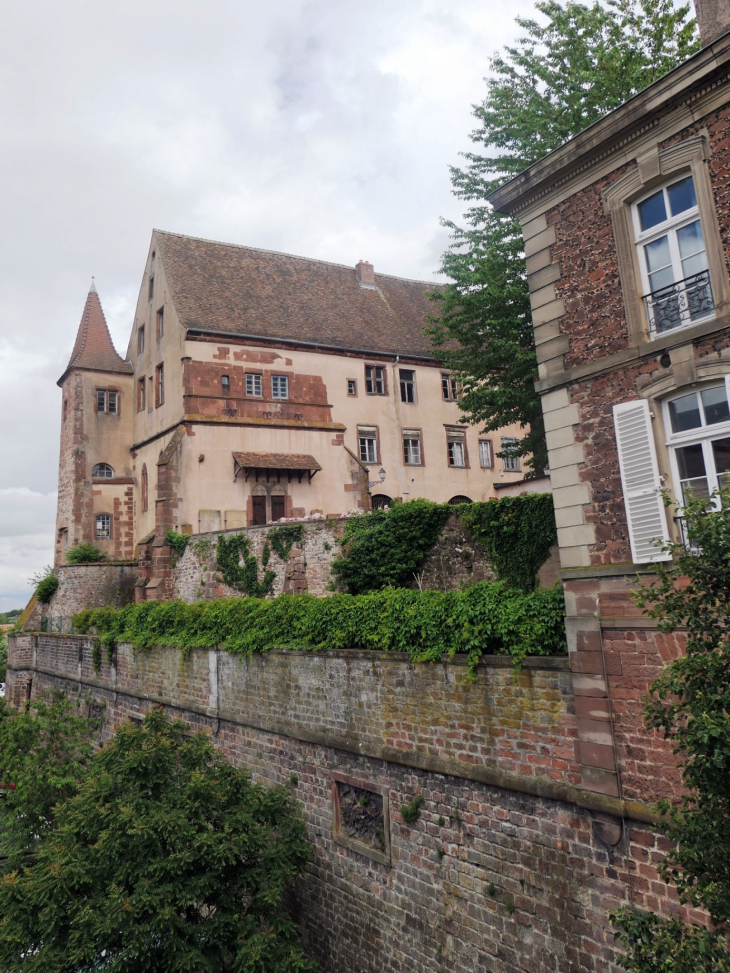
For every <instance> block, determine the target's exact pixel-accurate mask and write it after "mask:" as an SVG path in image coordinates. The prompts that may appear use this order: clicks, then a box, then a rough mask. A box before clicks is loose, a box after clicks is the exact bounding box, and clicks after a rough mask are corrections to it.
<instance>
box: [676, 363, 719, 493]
mask: <svg viewBox="0 0 730 973" xmlns="http://www.w3.org/2000/svg"><path fill="white" fill-rule="evenodd" d="M664 408H665V424H666V429H667V433H668V439H667V446H668V447H669V455H670V463H671V466H672V479H673V480H674V483H675V486H676V487H677V490H676V493H677V498H678V499H679V500H680V502H682V501H685V500H686V499H687V496H688V494H690V493H691V494H692V495H693V496H695V497H699V498H700V499H709V497H710V496H711V494H712V493H714V492H715V491H717V490H719V489H720V488H721V487H723V486H730V405H729V404H728V390H727V380H726V381H725V382H723V384H722V385H717V384H716V385H711V386H709V387H707V388H704V389H700V390H698V391H696V392H688V393H685V394H684V395H677V396H674V397H672V398H671V399H669V400H668V401H667V402H665V406H664ZM717 502H718V501H717V500H716V501H715V503H717Z"/></svg>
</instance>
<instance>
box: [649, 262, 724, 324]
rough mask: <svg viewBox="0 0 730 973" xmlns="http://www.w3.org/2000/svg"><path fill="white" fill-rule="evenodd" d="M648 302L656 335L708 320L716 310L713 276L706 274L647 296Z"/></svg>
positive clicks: (702, 272)
mask: <svg viewBox="0 0 730 973" xmlns="http://www.w3.org/2000/svg"><path fill="white" fill-rule="evenodd" d="M644 301H645V302H646V311H647V314H648V316H649V330H650V332H651V334H652V335H657V334H663V333H664V332H665V331H671V330H672V329H673V328H679V327H680V326H681V325H683V324H690V323H691V322H692V321H699V320H700V319H701V318H706V317H707V316H708V315H709V314H712V312H713V310H714V309H715V302H714V300H713V298H712V285H711V284H710V272H709V270H702V271H700V273H698V274H692V276H691V277H685V278H684V280H678V281H677V282H676V283H675V284H669V285H668V286H667V287H661V288H660V289H659V290H658V291H653V292H652V293H651V294H647V295H646V297H645V298H644Z"/></svg>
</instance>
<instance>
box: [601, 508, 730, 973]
mask: <svg viewBox="0 0 730 973" xmlns="http://www.w3.org/2000/svg"><path fill="white" fill-rule="evenodd" d="M684 516H685V517H686V519H687V523H688V525H689V534H690V536H691V538H692V542H693V550H687V549H686V548H685V547H684V546H683V545H682V544H672V545H670V546H669V548H668V549H669V550H671V553H672V561H671V562H666V563H664V564H659V565H658V566H657V568H658V580H657V581H656V582H654V583H652V584H650V585H643V586H642V587H641V588H640V589H639V591H638V596H637V600H638V603H639V604H640V605H641V606H642V607H643V608H644V610H645V611H646V613H647V614H648V615H649V616H650V617H651V618H654V619H656V620H657V621H658V622H659V627H660V630H661V631H662V632H675V631H677V630H678V629H679V630H681V629H683V628H686V631H687V650H686V653H685V655H683V656H681V657H680V658H679V659H677V660H675V661H674V662H672V663H671V664H670V665H668V666H667V667H666V668H665V669H664V671H663V672H662V674H661V676H660V677H659V678H658V679H657V680H656V682H655V683H654V684H653V686H652V689H651V694H650V699H649V702H648V704H647V707H646V718H647V724H648V726H649V727H650V728H654V729H657V730H660V731H663V734H664V736H665V737H666V738H667V739H668V740H670V741H671V742H672V743H673V744H674V752H675V753H676V754H677V755H678V757H679V760H680V766H681V770H682V783H683V784H684V787H685V788H686V793H685V794H684V796H683V797H682V800H681V802H680V803H679V805H675V806H670V804H669V802H668V801H666V800H665V801H663V802H662V803H661V805H660V808H661V810H662V811H663V812H664V813H665V814H666V815H667V820H668V826H667V832H668V836H669V838H670V841H671V850H670V852H669V854H668V855H667V858H666V860H665V861H664V863H663V865H662V866H661V868H660V871H661V873H662V875H663V877H664V879H665V880H666V881H667V882H673V883H674V884H675V885H676V887H677V890H678V892H679V897H680V900H681V901H682V902H683V903H685V904H687V905H691V906H694V907H696V908H701V909H704V910H706V912H707V913H708V915H709V917H710V919H711V920H712V923H713V928H712V929H707V928H704V927H703V926H698V925H692V924H688V923H685V922H683V921H682V919H681V918H679V917H677V918H674V919H669V920H667V919H662V918H660V917H659V916H657V915H655V914H654V913H651V912H640V911H638V910H636V909H633V908H630V907H626V908H624V909H621V910H620V911H618V912H616V913H614V915H613V916H612V921H613V922H614V923H615V924H616V925H617V926H618V927H619V928H620V929H621V931H622V936H623V942H624V944H625V946H626V948H627V958H626V960H625V962H624V966H625V968H626V969H627V970H631V971H632V973H700V971H704V973H730V635H729V633H730V493H725V494H724V495H723V507H722V509H721V510H719V511H713V512H708V511H707V509H706V501H704V500H698V499H691V498H690V499H689V500H688V501H687V503H686V506H685V509H684Z"/></svg>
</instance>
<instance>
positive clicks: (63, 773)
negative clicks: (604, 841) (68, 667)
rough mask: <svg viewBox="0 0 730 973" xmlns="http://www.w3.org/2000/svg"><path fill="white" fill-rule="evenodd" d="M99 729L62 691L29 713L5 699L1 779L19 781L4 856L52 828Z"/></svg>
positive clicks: (2, 821)
mask: <svg viewBox="0 0 730 973" xmlns="http://www.w3.org/2000/svg"><path fill="white" fill-rule="evenodd" d="M6 644H7V643H6ZM0 681H1V680H0ZM94 730H95V724H94V722H93V721H92V720H89V719H87V718H85V717H83V716H81V715H79V713H78V712H77V710H76V709H75V708H74V707H73V706H72V705H71V703H70V702H69V701H68V700H67V699H66V698H65V697H64V696H62V695H61V694H57V695H54V696H53V697H51V698H50V699H49V700H44V699H39V700H37V701H36V702H35V703H34V705H33V708H32V709H30V710H29V711H28V712H25V713H13V712H12V711H11V710H9V709H8V707H7V704H6V703H5V700H4V699H0V781H2V782H3V783H11V782H12V783H13V784H15V790H8V791H6V793H5V796H4V797H2V798H0V858H7V859H9V860H10V862H11V864H12V863H17V862H18V861H19V860H20V859H22V858H23V857H24V856H26V855H28V854H30V853H33V852H35V851H36V850H37V846H38V843H39V841H40V840H42V839H43V838H44V837H45V836H46V835H47V834H49V832H50V831H51V830H52V828H53V823H54V816H55V811H54V809H55V807H56V805H57V804H58V803H59V802H63V801H67V800H68V799H69V798H71V797H73V795H74V794H76V792H77V790H78V787H79V781H80V779H81V778H82V777H83V775H84V773H85V769H86V768H87V767H88V763H89V760H90V758H91V753H92V740H93V734H94ZM0 968H1V967H0Z"/></svg>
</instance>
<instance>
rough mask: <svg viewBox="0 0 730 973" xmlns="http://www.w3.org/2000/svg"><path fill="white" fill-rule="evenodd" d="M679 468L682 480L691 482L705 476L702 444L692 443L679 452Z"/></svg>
mask: <svg viewBox="0 0 730 973" xmlns="http://www.w3.org/2000/svg"><path fill="white" fill-rule="evenodd" d="M677 466H678V467H679V476H680V478H681V479H682V480H691V479H695V478H696V477H700V476H704V475H705V458H704V456H703V454H702V443H692V445H691V446H683V447H682V448H681V449H678V450H677Z"/></svg>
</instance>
